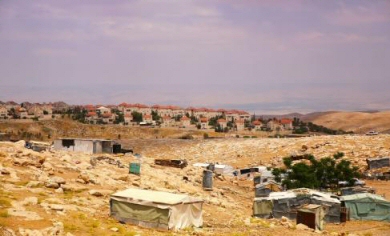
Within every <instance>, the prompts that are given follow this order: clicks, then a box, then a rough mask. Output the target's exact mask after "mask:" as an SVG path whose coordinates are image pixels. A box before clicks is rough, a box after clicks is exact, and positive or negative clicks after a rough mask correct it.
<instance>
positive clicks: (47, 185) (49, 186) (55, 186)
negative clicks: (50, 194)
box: [45, 181, 60, 189]
mask: <svg viewBox="0 0 390 236" xmlns="http://www.w3.org/2000/svg"><path fill="white" fill-rule="evenodd" d="M45 186H46V188H55V189H57V188H59V187H60V185H59V184H58V183H56V182H53V181H49V182H46V184H45Z"/></svg>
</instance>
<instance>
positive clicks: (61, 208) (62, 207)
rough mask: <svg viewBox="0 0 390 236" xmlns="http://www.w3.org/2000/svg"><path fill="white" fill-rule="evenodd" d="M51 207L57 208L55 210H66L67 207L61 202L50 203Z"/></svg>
mask: <svg viewBox="0 0 390 236" xmlns="http://www.w3.org/2000/svg"><path fill="white" fill-rule="evenodd" d="M49 207H50V209H52V210H55V211H64V210H65V208H64V206H63V205H60V204H50V205H49Z"/></svg>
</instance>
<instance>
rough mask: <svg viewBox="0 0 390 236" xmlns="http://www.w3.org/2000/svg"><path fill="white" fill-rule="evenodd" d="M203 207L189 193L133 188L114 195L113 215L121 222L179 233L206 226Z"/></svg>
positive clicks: (112, 197)
mask: <svg viewBox="0 0 390 236" xmlns="http://www.w3.org/2000/svg"><path fill="white" fill-rule="evenodd" d="M202 204H203V200H201V199H198V198H194V197H191V196H188V195H185V194H173V193H168V192H161V191H152V190H142V189H133V188H130V189H126V190H123V191H120V192H117V193H114V194H112V195H111V198H110V215H111V216H112V217H113V218H115V219H117V220H119V221H121V222H129V223H133V224H136V225H140V226H145V227H150V228H160V229H175V230H177V229H182V228H186V227H189V226H192V225H193V226H195V227H200V226H202V224H203V218H202Z"/></svg>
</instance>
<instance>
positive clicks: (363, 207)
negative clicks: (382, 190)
mask: <svg viewBox="0 0 390 236" xmlns="http://www.w3.org/2000/svg"><path fill="white" fill-rule="evenodd" d="M341 201H343V202H344V203H345V207H347V208H348V209H349V212H350V217H351V219H355V220H379V221H390V202H388V201H387V200H386V199H384V198H382V197H381V196H378V195H375V194H371V193H359V194H353V195H347V196H343V197H341Z"/></svg>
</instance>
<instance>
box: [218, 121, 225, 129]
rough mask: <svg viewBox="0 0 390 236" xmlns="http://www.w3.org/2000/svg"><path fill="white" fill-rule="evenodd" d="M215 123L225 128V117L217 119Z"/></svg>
mask: <svg viewBox="0 0 390 236" xmlns="http://www.w3.org/2000/svg"><path fill="white" fill-rule="evenodd" d="M217 124H219V126H221V129H225V127H227V121H226V120H225V119H218V120H217Z"/></svg>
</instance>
